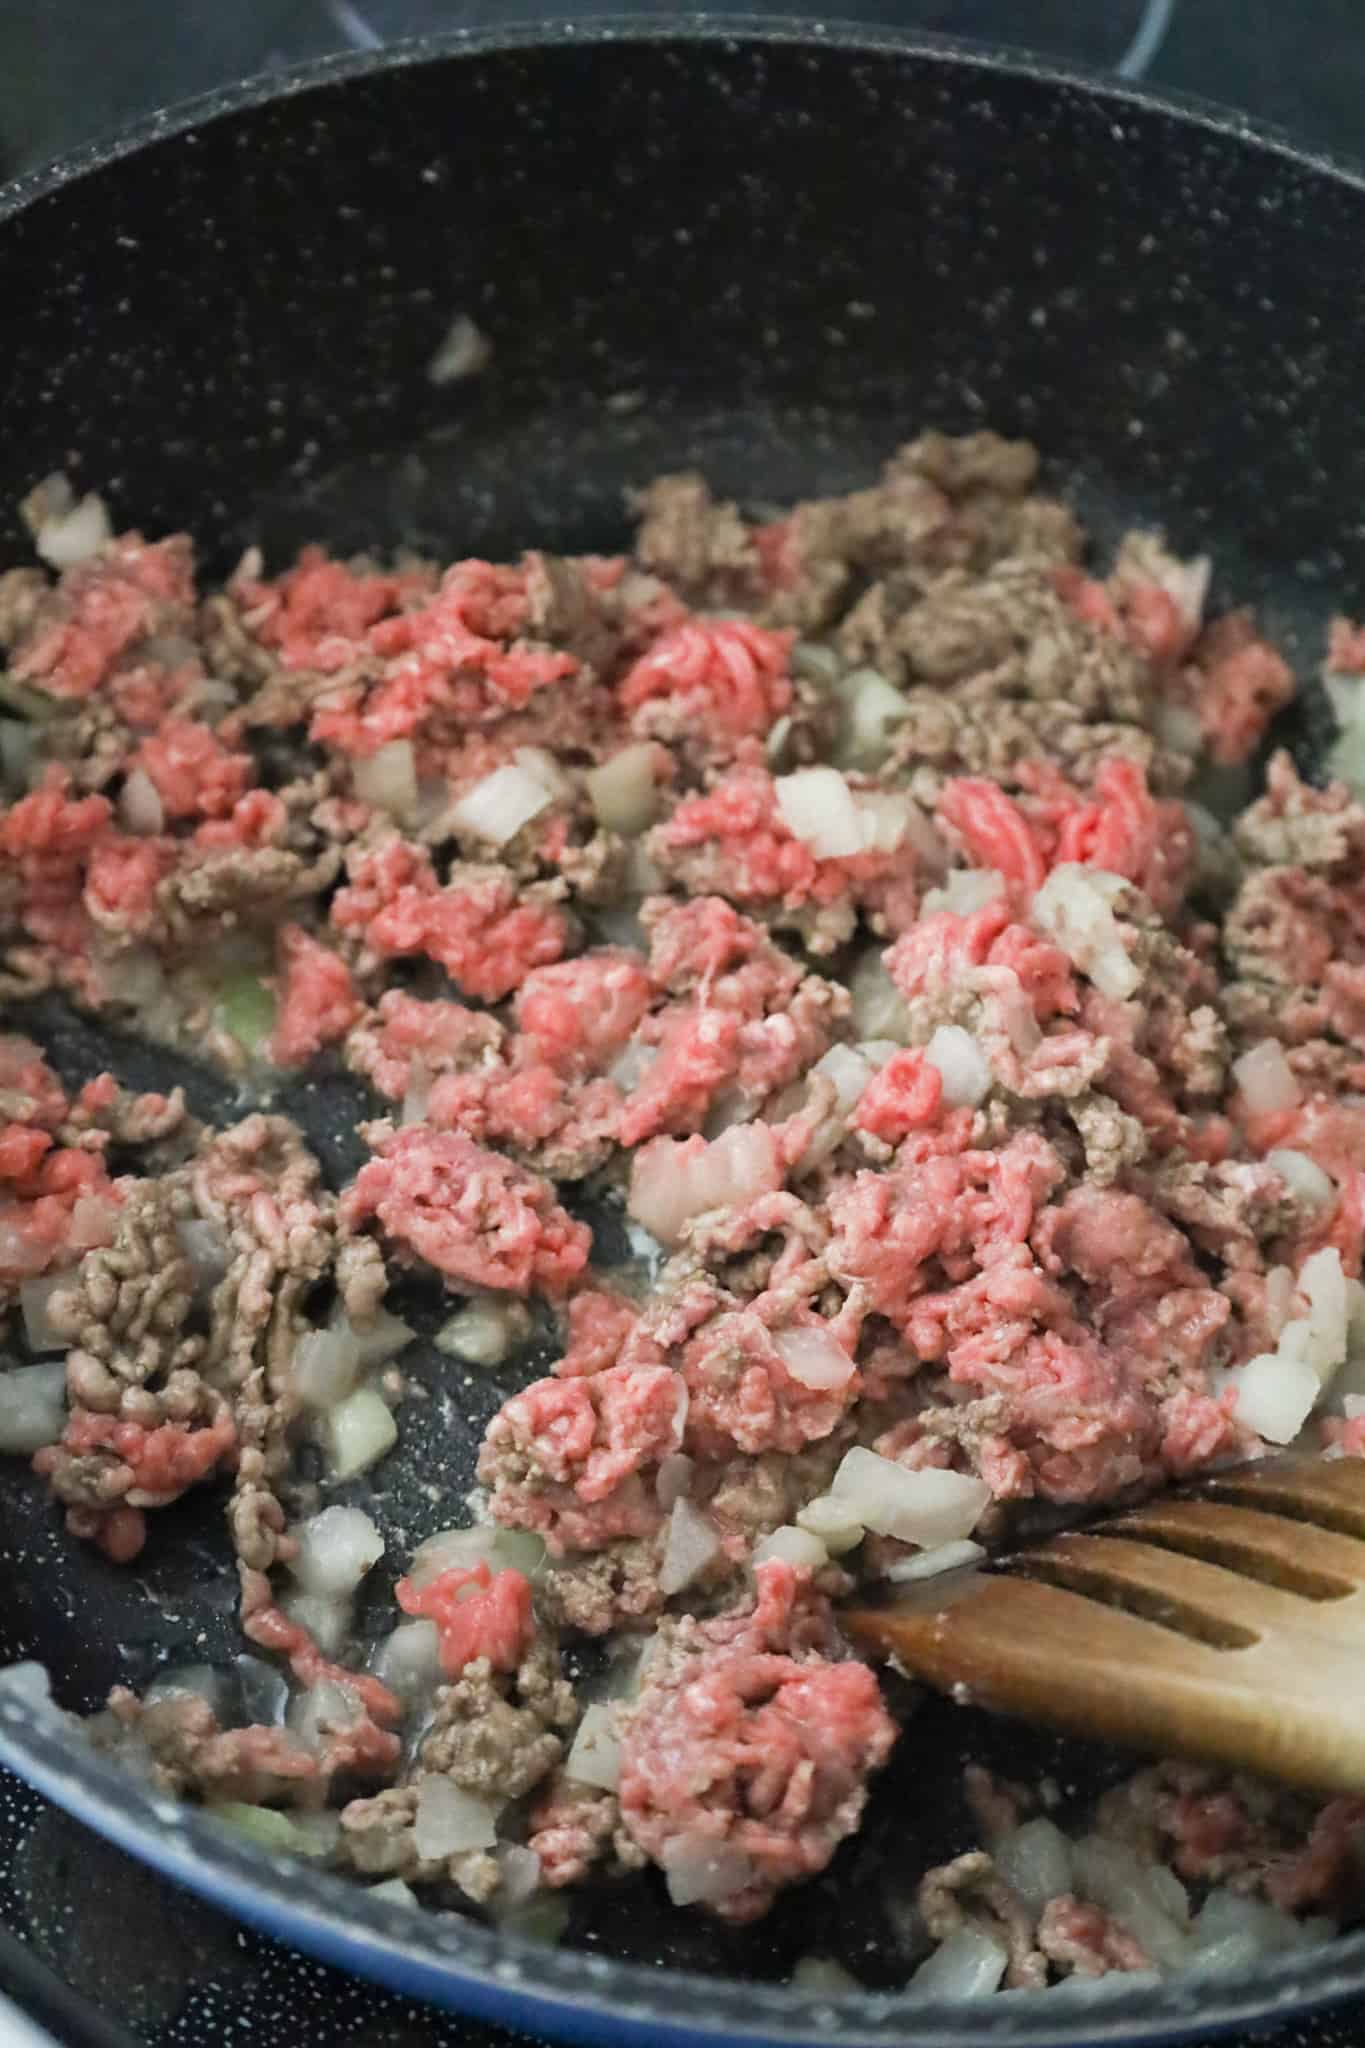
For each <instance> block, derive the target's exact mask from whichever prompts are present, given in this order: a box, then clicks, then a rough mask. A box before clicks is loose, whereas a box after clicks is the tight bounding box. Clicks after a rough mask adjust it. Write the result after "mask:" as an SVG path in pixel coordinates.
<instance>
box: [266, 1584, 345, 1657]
mask: <svg viewBox="0 0 1365 2048" xmlns="http://www.w3.org/2000/svg"><path fill="white" fill-rule="evenodd" d="M280 1607H281V1609H282V1611H283V1612H284V1613H285V1614H287V1615H288V1617H289V1619H290V1620H291V1621H296V1622H297V1623H298V1624H299V1627H300V1628H306V1629H307V1631H308V1633H309V1635H310V1636H311V1637H312V1638H313V1641H314V1642H315V1643H316V1644H317V1646H318V1648H319V1649H320V1650H321V1651H322V1653H323V1655H324V1656H325V1657H335V1656H336V1655H337V1654H338V1653H339V1651H340V1650H341V1648H342V1645H343V1644H344V1643H345V1641H346V1638H347V1636H348V1635H349V1634H350V1630H351V1604H350V1601H349V1600H337V1599H332V1598H329V1597H328V1595H326V1594H325V1593H304V1592H297V1593H296V1592H292V1591H291V1592H285V1593H282V1594H281V1595H280Z"/></svg>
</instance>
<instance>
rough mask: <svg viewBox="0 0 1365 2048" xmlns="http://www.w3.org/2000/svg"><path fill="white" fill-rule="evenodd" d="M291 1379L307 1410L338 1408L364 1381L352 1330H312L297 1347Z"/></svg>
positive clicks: (358, 1347)
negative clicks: (358, 1382) (361, 1377)
mask: <svg viewBox="0 0 1365 2048" xmlns="http://www.w3.org/2000/svg"><path fill="white" fill-rule="evenodd" d="M289 1377H290V1380H291V1381H292V1383H293V1388H294V1392H295V1394H296V1395H297V1396H298V1398H299V1400H300V1401H302V1403H303V1405H304V1407H305V1408H335V1407H336V1406H337V1404H338V1403H339V1402H341V1401H344V1400H345V1399H346V1397H347V1395H348V1394H350V1393H351V1392H352V1390H353V1389H354V1387H355V1383H356V1381H357V1380H358V1379H359V1377H360V1346H359V1345H358V1344H357V1343H356V1340H355V1338H354V1337H353V1336H352V1335H351V1333H350V1331H349V1330H346V1331H343V1330H309V1331H307V1332H306V1333H305V1334H304V1335H303V1336H302V1337H300V1338H299V1341H298V1343H297V1344H296V1345H295V1346H294V1356H293V1358H292V1359H291V1360H290V1365H289Z"/></svg>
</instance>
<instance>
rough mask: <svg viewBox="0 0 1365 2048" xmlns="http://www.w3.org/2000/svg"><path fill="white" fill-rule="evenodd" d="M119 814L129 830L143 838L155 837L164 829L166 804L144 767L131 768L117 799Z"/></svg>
mask: <svg viewBox="0 0 1365 2048" xmlns="http://www.w3.org/2000/svg"><path fill="white" fill-rule="evenodd" d="M118 807H119V815H120V816H121V817H122V819H123V822H124V824H125V825H126V826H127V827H128V830H129V831H130V832H136V833H138V834H140V836H141V837H142V838H144V839H152V838H155V836H156V834H157V833H158V832H161V831H164V830H165V825H166V806H165V805H164V804H163V803H162V801H161V792H160V791H159V790H158V788H157V786H156V784H155V783H154V782H153V781H152V778H151V776H150V775H149V774H148V773H147V771H146V769H145V768H132V769H130V770H129V772H128V775H127V777H126V779H125V781H124V784H123V792H122V794H121V795H120V797H119V800H118Z"/></svg>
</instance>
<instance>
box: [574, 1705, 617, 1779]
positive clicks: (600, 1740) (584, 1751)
mask: <svg viewBox="0 0 1365 2048" xmlns="http://www.w3.org/2000/svg"><path fill="white" fill-rule="evenodd" d="M564 1768H565V1770H566V1771H567V1772H568V1774H569V1776H570V1777H571V1778H576V1779H577V1781H578V1783H579V1784H580V1785H596V1786H598V1787H599V1789H600V1790H601V1791H603V1792H614V1791H615V1790H616V1788H617V1786H618V1785H619V1784H620V1782H621V1744H620V1741H619V1739H618V1737H617V1734H616V1724H615V1721H614V1720H613V1717H612V1710H611V1708H610V1707H608V1706H604V1705H600V1704H599V1705H597V1706H591V1707H588V1708H587V1709H586V1711H585V1712H584V1715H583V1719H582V1720H581V1721H580V1722H579V1724H578V1733H577V1734H576V1735H575V1737H574V1739H573V1745H572V1747H571V1748H570V1750H569V1754H568V1756H567V1757H566V1758H565V1760H564Z"/></svg>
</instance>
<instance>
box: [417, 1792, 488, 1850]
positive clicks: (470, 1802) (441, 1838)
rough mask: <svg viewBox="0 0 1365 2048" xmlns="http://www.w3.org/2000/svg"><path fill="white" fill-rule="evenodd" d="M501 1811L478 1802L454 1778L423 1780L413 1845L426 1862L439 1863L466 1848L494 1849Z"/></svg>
mask: <svg viewBox="0 0 1365 2048" xmlns="http://www.w3.org/2000/svg"><path fill="white" fill-rule="evenodd" d="M500 1810H501V1808H500V1807H499V1806H498V1805H495V1804H494V1803H493V1801H492V1800H488V1799H477V1798H476V1797H475V1796H474V1794H473V1793H472V1792H465V1791H463V1790H462V1789H461V1788H460V1786H458V1785H457V1784H456V1783H455V1782H454V1780H453V1779H452V1778H440V1777H430V1778H423V1779H421V1780H420V1781H419V1783H418V1786H417V1811H416V1816H415V1821H414V1826H413V1846H414V1847H415V1849H416V1851H417V1854H418V1855H419V1856H420V1857H421V1859H422V1861H423V1862H424V1863H440V1862H443V1861H444V1860H445V1858H446V1857H447V1856H459V1855H461V1854H462V1853H463V1852H464V1851H465V1850H466V1849H491V1848H492V1847H493V1845H494V1843H495V1842H496V1841H497V1839H498V1829H497V1818H498V1814H499V1812H500Z"/></svg>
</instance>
